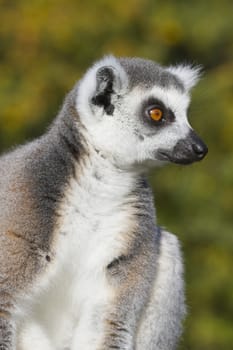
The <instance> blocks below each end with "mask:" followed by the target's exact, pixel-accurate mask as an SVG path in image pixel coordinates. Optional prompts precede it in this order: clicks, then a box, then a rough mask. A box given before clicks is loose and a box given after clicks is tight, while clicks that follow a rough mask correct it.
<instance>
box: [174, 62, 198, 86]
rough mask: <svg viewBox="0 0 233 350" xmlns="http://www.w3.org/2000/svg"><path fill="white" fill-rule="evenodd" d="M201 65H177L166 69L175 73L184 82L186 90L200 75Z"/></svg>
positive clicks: (195, 82)
mask: <svg viewBox="0 0 233 350" xmlns="http://www.w3.org/2000/svg"><path fill="white" fill-rule="evenodd" d="M201 70H202V67H201V66H191V65H178V66H172V67H169V68H168V71H169V72H171V73H172V74H174V75H176V76H177V77H178V78H179V79H180V80H181V81H182V83H183V84H184V87H185V89H186V90H187V91H189V90H191V89H192V88H193V87H194V86H195V85H196V84H197V82H198V80H199V79H200V77H201Z"/></svg>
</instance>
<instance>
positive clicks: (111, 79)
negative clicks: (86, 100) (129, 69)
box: [91, 66, 121, 115]
mask: <svg viewBox="0 0 233 350" xmlns="http://www.w3.org/2000/svg"><path fill="white" fill-rule="evenodd" d="M120 86H121V82H120V79H119V76H118V74H117V71H115V69H114V68H113V67H111V66H104V67H101V68H99V69H98V70H97V72H96V90H95V94H94V96H93V97H92V99H91V102H92V103H93V104H94V105H97V106H100V107H103V108H104V110H105V112H106V114H109V115H111V114H113V111H114V106H113V104H112V103H111V97H112V94H114V93H117V91H119V89H120Z"/></svg>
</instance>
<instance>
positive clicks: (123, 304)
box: [0, 58, 185, 350]
mask: <svg viewBox="0 0 233 350" xmlns="http://www.w3.org/2000/svg"><path fill="white" fill-rule="evenodd" d="M119 62H120V64H121V65H122V67H123V68H124V69H125V71H126V73H127V74H128V77H129V82H130V87H131V88H133V87H135V86H137V85H143V86H144V87H146V88H149V87H151V86H154V85H158V86H162V87H164V88H169V87H175V88H176V89H178V90H180V91H184V86H183V84H182V83H181V81H180V80H179V79H178V78H177V77H175V76H174V75H173V74H171V73H169V72H167V71H166V70H164V69H162V67H161V66H159V65H157V64H155V63H154V62H152V61H148V60H142V59H139V58H133V59H125V58H121V59H120V60H119ZM78 89H79V86H78V85H76V86H75V87H74V89H73V90H72V91H71V92H70V93H69V94H68V96H67V97H66V99H65V102H64V104H63V107H62V109H61V111H60V113H59V114H58V116H57V118H56V119H55V121H54V122H53V124H52V125H51V127H50V129H49V130H48V131H47V132H46V133H45V134H44V135H43V136H42V137H40V138H38V139H37V140H35V141H33V142H31V143H29V144H26V145H24V146H21V147H18V148H17V149H16V150H13V151H12V152H9V153H7V154H5V155H3V156H2V157H1V159H0V349H1V350H3V349H4V350H14V349H15V337H16V335H15V334H16V332H17V329H15V328H16V323H15V320H16V319H17V317H18V316H17V310H18V307H20V305H21V304H24V303H25V304H27V297H28V296H29V297H30V296H31V294H32V289H33V286H34V283H35V281H36V279H38V277H40V276H44V275H46V271H47V267H48V265H49V264H50V263H51V262H52V261H53V259H54V258H55V257H56V251H54V244H53V241H54V240H55V239H56V236H57V235H59V234H61V232H59V228H58V223H59V219H60V215H62V214H61V212H60V211H59V210H58V208H59V206H60V204H61V202H62V200H63V198H64V197H65V193H66V191H67V188H68V187H69V184H70V181H71V179H75V181H77V182H79V180H80V179H81V178H82V171H83V169H84V168H85V166H86V162H91V161H92V159H91V155H90V152H89V151H90V149H89V147H90V145H89V144H88V141H87V140H86V138H85V136H84V135H85V127H84V125H83V124H82V122H81V118H80V116H79V115H78V113H77V109H76V96H77V93H78ZM105 90H106V89H104V91H105ZM105 92H106V91H105ZM101 93H102V92H101ZM107 93H112V90H111V89H110V88H108V89H107ZM101 101H102V97H101ZM101 101H99V100H98V101H97V103H96V105H97V106H98V105H99V104H101ZM109 101H110V97H108V99H107V102H109ZM92 102H93V101H92ZM94 102H96V101H94ZM104 103H105V108H106V99H104ZM108 111H109V110H108ZM111 111H112V110H111ZM107 114H109V115H111V114H112V113H110V112H109V113H107ZM97 153H99V150H96V154H97ZM77 166H78V167H77ZM77 169H78V170H77ZM94 170H95V171H93V177H94V178H95V181H96V182H97V183H98V181H99V182H101V181H103V182H104V181H106V179H105V178H104V177H103V176H104V175H102V174H100V173H98V169H94ZM116 171H121V172H122V171H123V170H122V169H121V170H119V169H118V168H117V169H116ZM124 205H125V210H126V211H128V212H130V213H132V214H131V216H132V218H133V220H132V221H133V222H134V223H135V225H134V228H133V229H131V228H129V230H128V232H125V236H126V244H125V246H126V247H127V249H126V251H124V252H122V255H120V256H115V257H113V260H112V261H111V262H109V264H108V265H107V266H106V274H107V276H108V278H109V283H111V284H112V285H113V286H115V288H116V290H118V294H117V298H116V300H115V304H114V305H112V308H111V311H110V313H109V315H108V317H107V319H106V320H105V321H106V330H105V336H104V337H103V341H102V346H101V348H100V349H101V350H104V349H106V350H107V349H122V350H123V349H128V350H133V349H136V350H172V349H174V348H175V346H176V343H177V340H178V338H179V335H180V332H181V323H182V319H183V317H184V314H185V306H184V292H183V284H182V262H181V261H182V258H181V256H180V250H179V243H178V242H177V240H176V239H175V238H174V237H173V236H172V235H170V234H168V233H166V232H165V231H164V230H162V229H160V228H159V227H158V226H157V225H156V218H155V209H154V204H153V196H152V192H151V189H150V187H149V185H148V183H147V182H146V180H145V178H144V176H142V175H141V173H140V172H139V174H138V175H137V176H136V177H135V183H134V185H133V188H132V189H131V190H130V191H129V194H128V196H127V198H125V204H124ZM99 220H101V218H99ZM96 225H98V222H97V223H96ZM62 234H64V235H66V234H67V235H68V234H69V233H68V232H62ZM172 237H173V238H172ZM166 244H167V245H166ZM164 246H166V247H167V248H166V249H168V250H169V249H171V250H169V252H167V254H168V258H169V261H170V266H171V268H173V266H174V267H175V266H178V265H179V271H178V272H177V275H174V277H173V278H174V286H175V287H174V290H175V292H174V295H172V294H171V298H173V297H174V302H172V303H171V304H170V305H169V306H167V307H168V310H167V312H168V314H169V315H170V318H169V320H168V321H166V322H165V323H164V325H163V328H162V330H161V332H158V327H157V324H156V322H157V321H158V319H156V317H160V316H161V308H162V311H163V308H166V305H162V306H161V307H160V309H159V308H158V307H159V302H158V300H157V299H156V295H154V293H155V290H156V288H157V287H158V289H159V288H160V283H162V282H161V281H160V277H159V268H160V266H159V261H160V258H161V257H162V249H164ZM173 252H174V254H173ZM161 264H162V262H161ZM177 264H178V265H177ZM171 276H172V275H171ZM171 278H172V277H171ZM164 293H165V294H166V295H168V294H169V293H170V291H169V290H165V292H164ZM31 307H32V310H33V305H31ZM165 312H166V311H165ZM93 313H94V311H93ZM158 315H159V316H158ZM94 317H96V315H93V318H94ZM161 317H162V316H161ZM155 319H156V322H155V321H154V320H155ZM158 322H160V321H158ZM144 337H146V339H144ZM82 350H85V349H82ZM93 350H94V349H93Z"/></svg>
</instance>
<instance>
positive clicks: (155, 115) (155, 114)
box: [148, 107, 163, 122]
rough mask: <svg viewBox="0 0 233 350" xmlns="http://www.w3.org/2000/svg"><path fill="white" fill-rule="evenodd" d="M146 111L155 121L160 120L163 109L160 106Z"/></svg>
mask: <svg viewBox="0 0 233 350" xmlns="http://www.w3.org/2000/svg"><path fill="white" fill-rule="evenodd" d="M148 113H149V116H150V118H151V119H152V120H154V121H156V122H160V121H161V120H162V119H163V110H162V109H161V108H158V107H156V108H151V109H149V111H148Z"/></svg>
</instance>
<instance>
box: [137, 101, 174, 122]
mask: <svg viewBox="0 0 233 350" xmlns="http://www.w3.org/2000/svg"><path fill="white" fill-rule="evenodd" d="M152 109H159V110H160V111H161V112H162V115H163V117H162V118H161V120H159V121H154V120H153V119H152V118H151V117H150V115H151V114H150V111H151V110H152ZM139 114H140V117H141V119H142V120H143V123H144V124H146V125H148V126H150V127H156V128H158V127H163V126H166V125H167V124H170V123H172V122H174V120H175V115H174V113H173V112H172V110H171V109H170V108H167V107H166V106H165V104H164V103H163V102H162V101H161V100H159V99H157V98H155V97H149V98H148V99H146V100H145V101H144V102H143V103H142V105H141V107H140V112H139Z"/></svg>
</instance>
